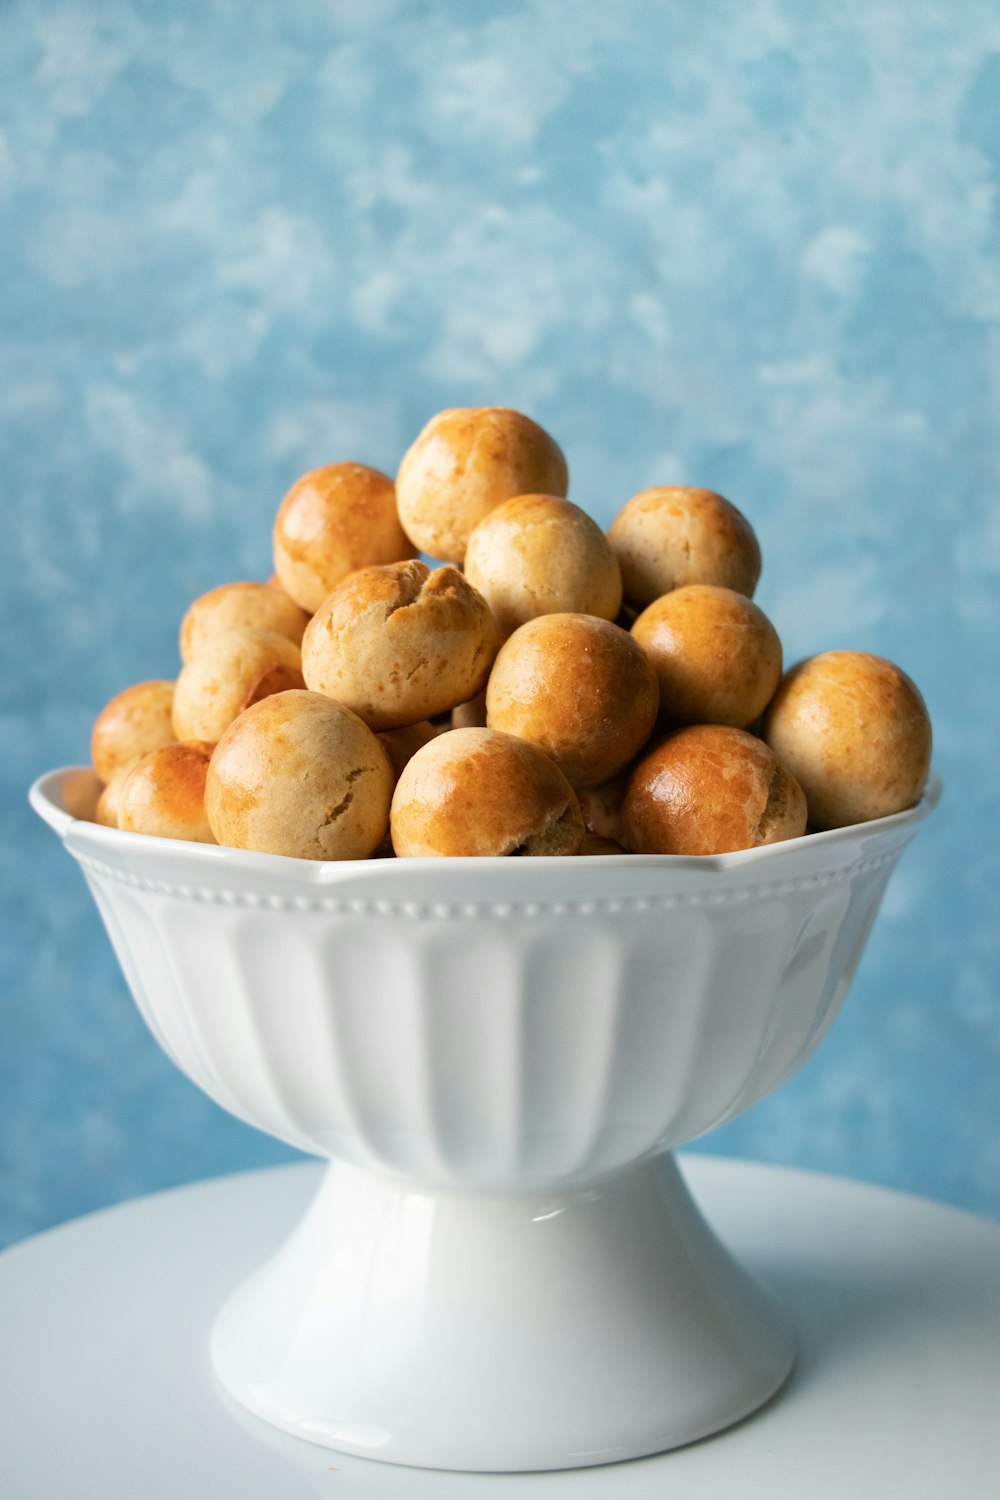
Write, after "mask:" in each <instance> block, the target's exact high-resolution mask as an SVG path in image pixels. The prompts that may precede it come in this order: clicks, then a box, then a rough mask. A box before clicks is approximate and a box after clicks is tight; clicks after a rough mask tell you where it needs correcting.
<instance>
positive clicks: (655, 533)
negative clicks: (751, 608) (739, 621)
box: [608, 484, 760, 607]
mask: <svg viewBox="0 0 1000 1500" xmlns="http://www.w3.org/2000/svg"><path fill="white" fill-rule="evenodd" d="M608 541H609V542H610V543H611V550H612V552H614V554H615V557H616V558H617V559H618V566H619V567H620V568H621V573H622V583H623V584H624V587H625V597H626V599H628V600H629V601H630V602H631V603H632V604H637V605H639V606H640V607H643V606H645V605H647V604H652V602H653V600H654V599H658V598H659V597H660V595H661V594H668V593H669V592H670V590H671V589H675V588H681V587H682V586H683V585H684V584H686V583H715V584H719V585H720V586H721V587H722V588H727V589H735V590H736V592H737V593H738V594H745V595H746V596H747V598H748V599H749V598H750V597H751V595H752V594H753V591H754V589H755V588H756V587H757V580H758V578H759V577H760V547H759V546H758V543H757V538H756V536H755V535H754V530H753V527H752V526H751V525H750V522H749V521H748V520H747V519H746V517H745V516H744V515H742V514H741V512H740V511H738V510H737V509H736V506H735V505H731V504H730V502H729V501H728V500H725V499H724V498H723V497H722V495H717V494H716V493H715V491H714V490H700V489H691V488H689V487H687V486H685V485H679V484H669V485H660V486H657V487H655V488H653V489H648V490H640V492H639V493H638V495H633V496H632V498H631V500H628V501H626V503H625V504H624V505H623V506H622V508H621V510H620V511H619V512H618V514H617V516H616V517H615V519H614V520H613V521H612V523H611V526H610V527H609V529H608Z"/></svg>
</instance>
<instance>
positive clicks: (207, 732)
mask: <svg viewBox="0 0 1000 1500" xmlns="http://www.w3.org/2000/svg"><path fill="white" fill-rule="evenodd" d="M304 686H305V683H304V681H303V678H302V666H301V655H300V652H299V648H298V646H294V645H293V644H292V642H291V641H289V640H286V638H285V637H284V636H283V635H276V634H275V633H274V631H273V630H250V629H242V630H225V631H222V632H221V634H219V635H213V636H210V637H209V638H208V639H207V640H206V641H205V642H204V643H203V645H202V647H201V649H200V650H199V652H198V654H197V656H193V657H192V658H191V660H190V661H189V662H185V664H184V666H183V667H182V668H181V674H180V676H179V677H178V679H177V689H176V691H175V693H174V714H173V723H174V731H175V732H174V736H173V737H174V739H175V740H182V741H196V740H203V741H205V742H207V743H208V744H216V743H217V742H218V741H219V739H220V738H221V737H222V734H223V731H224V730H226V729H227V728H228V727H229V725H230V724H231V723H232V722H233V720H234V719H235V718H236V716H237V714H241V713H242V712H243V710H244V709H247V708H250V707H251V705H252V704H254V703H258V702H259V701H260V700H261V698H266V697H267V696H268V695H269V694H270V693H282V692H284V691H285V690H286V689H288V688H301V687H304Z"/></svg>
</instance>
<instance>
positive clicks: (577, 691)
mask: <svg viewBox="0 0 1000 1500" xmlns="http://www.w3.org/2000/svg"><path fill="white" fill-rule="evenodd" d="M658 705H659V689H658V688H657V685H656V676H655V674H654V672H653V669H652V667H651V666H650V664H649V662H648V661H647V659H646V655H645V652H644V651H643V650H642V647H641V646H639V645H638V644H637V642H635V641H634V640H633V639H632V637H631V636H630V635H628V634H626V632H625V631H624V630H620V629H619V628H618V626H617V625H612V623H611V622H610V620H598V619H596V618H595V617H594V616H593V615H580V614H559V615H541V616H540V617H539V618H538V619H537V620H529V621H528V623H527V624H526V625H522V626H521V627H520V628H519V629H518V630H515V632H514V634H513V635H512V636H511V637H510V639H509V640H508V641H506V642H505V644H504V645H503V646H502V647H501V648H500V653H499V655H498V656H497V659H496V662H495V664H494V667H493V671H492V673H491V674H490V680H489V683H488V684H487V688H486V718H487V723H488V724H489V726H490V728H491V729H501V730H504V731H506V732H507V733H508V734H516V735H519V736H520V737H521V739H525V740H530V741H531V742H532V743H533V744H535V745H537V746H538V747H539V749H540V750H544V751H545V753H546V755H548V756H550V757H551V758H552V760H554V761H555V763H556V765H557V766H559V768H560V769H561V770H562V771H563V772H564V774H565V776H566V778H567V780H568V781H569V783H570V785H571V786H574V787H588V786H598V785H600V783H601V782H603V781H608V780H609V779H610V778H611V777H612V776H614V775H615V774H616V772H618V771H620V770H622V769H623V767H624V766H626V765H627V764H628V762H629V761H630V760H632V759H633V758H634V757H635V756H636V755H637V754H638V753H639V751H640V750H641V749H642V747H643V745H644V744H645V743H646V741H647V739H648V738H649V735H650V732H651V731H652V728H653V725H654V723H655V721H656V711H657V708H658Z"/></svg>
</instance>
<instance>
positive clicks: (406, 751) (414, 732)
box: [376, 719, 439, 781]
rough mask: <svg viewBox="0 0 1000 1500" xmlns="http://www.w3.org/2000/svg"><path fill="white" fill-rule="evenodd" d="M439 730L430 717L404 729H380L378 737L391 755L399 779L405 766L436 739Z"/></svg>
mask: <svg viewBox="0 0 1000 1500" xmlns="http://www.w3.org/2000/svg"><path fill="white" fill-rule="evenodd" d="M438 732H439V731H438V729H437V726H436V725H434V724H432V723H431V722H430V720H429V719H423V720H421V722H420V723H419V724H407V725H405V726H404V727H403V728H402V729H382V730H379V731H378V733H377V735H376V738H377V739H378V741H379V743H380V744H381V746H382V748H383V750H384V751H385V753H386V755H388V757H389V764H390V765H391V766H392V774H393V776H394V777H395V779H396V780H397V781H398V780H399V778H400V776H401V775H402V772H403V767H404V766H405V765H407V764H408V763H409V762H410V761H411V760H412V759H413V757H414V756H415V755H416V753H417V751H418V750H422V749H423V747H424V745H427V744H429V743H430V741H431V740H433V739H436V737H437V735H438Z"/></svg>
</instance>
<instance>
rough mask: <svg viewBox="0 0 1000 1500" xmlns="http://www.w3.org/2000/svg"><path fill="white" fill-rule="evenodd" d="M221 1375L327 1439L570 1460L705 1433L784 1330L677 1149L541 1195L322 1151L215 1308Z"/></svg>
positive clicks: (771, 1373)
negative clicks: (275, 1247) (348, 1160)
mask: <svg viewBox="0 0 1000 1500" xmlns="http://www.w3.org/2000/svg"><path fill="white" fill-rule="evenodd" d="M212 1359H213V1364H214V1366H215V1371H216V1374H217V1375H218V1377H219V1379H220V1380H221V1382H222V1384H223V1386H224V1387H225V1388H226V1390H227V1391H228V1392H229V1393H230V1394H231V1395H232V1396H233V1397H235V1398H236V1400H237V1401H239V1402H240V1403H242V1404H243V1405H244V1406H246V1407H247V1408H248V1409H249V1410H250V1411H252V1412H254V1413H255V1414H256V1415H257V1416H259V1417H262V1418H264V1419H265V1420H266V1421H269V1422H272V1423H274V1424H275V1425H276V1426H278V1427H280V1428H282V1429H284V1430H285V1431H287V1432H291V1433H294V1434H295V1435H297V1436H299V1437H303V1438H307V1439H309V1440H310V1441H312V1442H315V1443H321V1444H323V1445H325V1446H327V1447H329V1448H333V1449H337V1450H340V1451H343V1452H347V1453H354V1454H360V1455H363V1456H366V1457H370V1458H377V1459H383V1460H386V1461H389V1462H392V1463H401V1464H415V1465H419V1466H423V1467H430V1468H442V1469H466V1470H478V1471H494V1472H495V1471H509V1470H530V1469H568V1468H579V1467H584V1466H586V1465H591V1464H600V1463H609V1462H614V1461H617V1460H621V1459H627V1458H635V1457H638V1456H640V1455H643V1454H648V1453H657V1452H661V1451H663V1450H664V1449H667V1448H672V1447H677V1446H679V1445H680V1444H683V1443H689V1442H692V1441H694V1440H695V1439H697V1438H701V1437H706V1436H708V1435H709V1434H710V1433H713V1432H717V1431H719V1430H720V1429H721V1428H724V1427H727V1426H729V1425H730V1424H731V1423H733V1422H735V1421H738V1420H739V1418H741V1417H743V1416H746V1415H747V1414H748V1413H749V1412H752V1411H753V1410H755V1408H756V1407H758V1406H759V1405H761V1404H762V1403H763V1402H764V1401H766V1400H767V1398H768V1397H769V1396H770V1395H772V1393H773V1392H774V1391H775V1390H777V1388H778V1387H779V1386H780V1385H781V1383H782V1382H783V1381H784V1379H785V1378H786V1376H787V1375H788V1373H789V1370H790V1369H791V1366H792V1363H793V1359H794V1340H793V1337H792V1334H791V1331H790V1329H789V1327H788V1325H787V1323H786V1321H785V1319H784V1317H783V1315H782V1314H781V1312H780V1311H779V1310H778V1309H777V1307H776V1306H775V1305H774V1304H773V1303H772V1301H771V1299H770V1297H769V1296H768V1295H767V1293H766V1292H764V1290H763V1289H762V1288H761V1287H760V1286H759V1285H758V1284H757V1283H756V1282H755V1281H754V1280H753V1279H752V1278H751V1277H750V1276H749V1275H748V1274H747V1273H746V1272H745V1271H744V1270H743V1269H742V1268H741V1267H740V1266H739V1265H738V1264H737V1263H736V1262H735V1261H734V1260H733V1259H732V1257H731V1256H730V1255H729V1253H728V1251H727V1250H725V1248H724V1247H723V1246H722V1245H721V1244H720V1242H719V1241H718V1239H717V1238H716V1237H715V1235H714V1234H713V1233H712V1231H711V1230H710V1229H709V1227H708V1225H707V1224H706V1223H705V1220H704V1219H703V1218H702V1216H701V1214H700V1213H699V1211H698V1208H697V1206H696V1205H695V1203H694V1201H693V1199H692V1198H691V1196H690V1194H689V1192H688V1190H687V1188H686V1186H685V1184H684V1181H683V1179H682V1177H681V1175H680V1173H679V1171H678V1169H677V1167H676V1165H675V1163H674V1161H673V1158H672V1156H670V1155H669V1153H667V1154H664V1155H662V1156H658V1157H656V1158H653V1159H647V1160H645V1161H643V1162H641V1163H638V1164H634V1165H632V1166H630V1167H627V1168H625V1169H623V1170H620V1171H619V1172H617V1173H616V1174H614V1175H613V1176H610V1177H606V1178H603V1179H601V1180H600V1181H598V1182H593V1183H588V1184H584V1185H582V1186H580V1187H575V1188H561V1189H557V1190H554V1191H550V1192H539V1193H538V1194H535V1195H518V1196H513V1195H490V1196H486V1195H475V1194H472V1193H469V1192H466V1191H465V1190H463V1191H461V1192H450V1191H448V1190H445V1189H429V1188H427V1187H425V1186H423V1185H419V1184H414V1183H412V1182H410V1181H408V1180H403V1179H400V1178H393V1177H388V1176H386V1175H383V1174H381V1173H377V1172H372V1171H368V1170H365V1169H361V1168H359V1167H355V1166H349V1165H346V1164H344V1163H341V1162H336V1161H335V1162H333V1163H332V1164H331V1166H330V1167H329V1169H328V1170H327V1172H326V1174H325V1177H324V1180H323V1182H322V1185H321V1187H320V1189H319V1192H318V1193H317V1196H316V1198H315V1199H314V1201H313V1203H312V1205H311V1207H310V1208H309V1210H308V1212H307V1213H306V1215H305V1217H304V1218H303V1219H302V1221H301V1222H300V1224H299V1225H298V1227H297V1228H296V1229H295V1231H294V1232H293V1233H292V1235H291V1237H290V1238H289V1239H288V1240H287V1241H286V1242H285V1244H284V1245H283V1246H282V1247H281V1249H280V1250H279V1251H278V1252H277V1254H276V1255H275V1256H274V1257H273V1258H272V1259H271V1260H270V1261H269V1262H268V1263H267V1264H266V1265H265V1266H263V1267H262V1268H261V1269H260V1270H259V1271H257V1272H256V1274H255V1275H254V1276H252V1277H251V1278H250V1279H249V1280H248V1281H247V1282H245V1283H244V1285H243V1286H242V1287H240V1288H239V1289H238V1290H237V1291H236V1293H235V1294H234V1295H233V1296H232V1297H231V1298H230V1300H229V1301H228V1302H227V1303H226V1305H225V1306H224V1307H223V1309H222V1311H221V1313H220V1314H219V1316H218V1318H217V1320H216V1323H215V1328H214V1331H213V1338H212Z"/></svg>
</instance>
